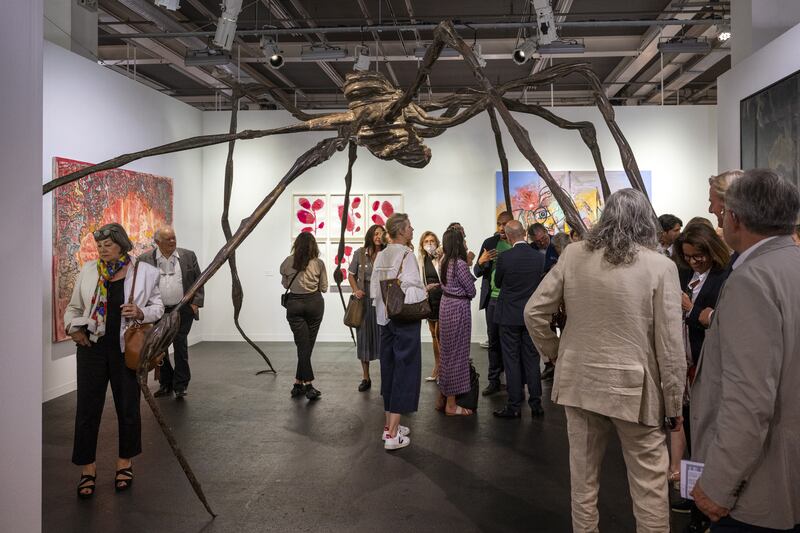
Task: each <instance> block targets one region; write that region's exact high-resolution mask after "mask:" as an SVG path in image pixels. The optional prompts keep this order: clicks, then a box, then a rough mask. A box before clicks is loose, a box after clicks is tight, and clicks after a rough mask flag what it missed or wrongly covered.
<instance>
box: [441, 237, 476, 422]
mask: <svg viewBox="0 0 800 533" xmlns="http://www.w3.org/2000/svg"><path fill="white" fill-rule="evenodd" d="M443 241H444V258H443V259H442V265H441V280H442V290H443V295H442V303H441V306H440V308H439V328H440V330H441V333H440V335H441V344H440V348H439V349H440V357H441V361H440V366H439V391H440V392H441V394H442V396H444V397H445V398H447V401H446V404H445V405H441V403H440V404H439V406H438V407H440V408H441V407H443V408H444V412H445V414H446V415H448V416H468V415H471V414H472V410H471V409H465V408H462V407H460V406H458V405H456V395H458V394H463V393H465V392H467V391H469V389H470V382H469V343H470V338H471V336H472V312H471V310H470V300H472V299H473V298H474V297H475V293H476V291H475V278H474V277H472V274H471V273H470V271H469V266H467V247H466V244H465V243H464V236H463V235H462V234H461V232H459V231H457V230H454V229H449V230H447V231H446V232H445V233H444V237H443Z"/></svg>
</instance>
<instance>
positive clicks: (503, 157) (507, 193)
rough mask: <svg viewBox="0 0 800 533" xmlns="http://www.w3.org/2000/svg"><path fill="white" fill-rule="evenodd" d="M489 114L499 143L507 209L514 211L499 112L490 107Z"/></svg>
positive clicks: (498, 154)
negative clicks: (498, 119) (498, 116)
mask: <svg viewBox="0 0 800 533" xmlns="http://www.w3.org/2000/svg"><path fill="white" fill-rule="evenodd" d="M486 112H487V113H488V114H489V121H490V122H491V123H492V131H493V132H494V143H495V145H497V156H498V157H499V158H500V169H501V170H502V172H503V197H504V199H505V201H506V211H508V212H509V213H512V214H513V213H514V208H513V207H512V206H511V191H510V190H509V183H508V180H509V176H508V158H506V150H505V148H503V136H502V134H501V133H500V124H498V123H497V114H496V113H495V112H494V108H493V107H490V108H488V109H487V110H486Z"/></svg>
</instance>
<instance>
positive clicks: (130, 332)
mask: <svg viewBox="0 0 800 533" xmlns="http://www.w3.org/2000/svg"><path fill="white" fill-rule="evenodd" d="M138 270H139V261H136V265H135V266H134V267H133V283H131V293H130V294H129V295H128V303H129V304H130V303H133V295H134V291H135V290H136V273H137V272H138ZM152 329H153V324H144V323H142V322H139V321H138V320H133V321H132V322H130V323H129V324H128V327H127V328H126V329H125V366H126V367H128V368H130V369H131V370H139V361H140V359H141V353H142V348H144V342H145V340H147V334H148V333H150V330H152ZM164 355H165V354H164V353H162V354H161V355H159V356H158V357H154V358H153V359H151V360H150V364H149V365H148V368H147V371H148V372H149V371H151V370H153V368H154V367H155V366H156V365H157V364H158V363H160V362H161V360H162V359H163V358H164Z"/></svg>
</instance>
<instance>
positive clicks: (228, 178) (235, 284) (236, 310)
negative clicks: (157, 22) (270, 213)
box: [222, 91, 277, 375]
mask: <svg viewBox="0 0 800 533" xmlns="http://www.w3.org/2000/svg"><path fill="white" fill-rule="evenodd" d="M240 96H241V95H240V93H239V92H238V91H234V99H233V106H232V110H231V125H230V129H229V133H231V134H235V133H236V125H237V118H238V112H239V98H240ZM235 145H236V140H232V141H230V142H229V143H228V159H227V161H226V163H225V192H224V199H223V208H222V233H223V234H224V235H225V240H226V241H229V240H231V237H233V232H232V231H231V223H230V221H229V219H228V214H229V212H230V205H231V192H232V190H233V149H234V147H235ZM228 266H230V269H231V299H232V300H233V323H234V325H235V326H236V329H237V330H238V331H239V334H240V335H241V336H242V338H243V339H244V340H245V341H246V342H247V344H249V345H250V346H252V348H253V349H254V350H255V351H256V352H258V354H259V355H260V356H261V358H262V359H264V362H265V363H267V366H269V369H268V370H259V371H258V372H256V375H259V374H263V373H266V372H272V373H273V374H276V373H277V372H275V367H273V366H272V362H271V361H270V360H269V357H267V354H265V353H264V352H263V351H262V350H261V348H259V347H258V345H257V344H256V343H255V342H253V341H252V340H251V339H250V337H248V336H247V334H246V333H245V332H244V329H242V326H241V324H240V323H239V314H240V313H241V311H242V301H243V300H244V291H243V290H242V281H241V280H240V279H239V270H238V269H237V268H236V253H235V252H234V253H232V254H231V256H230V257H229V258H228Z"/></svg>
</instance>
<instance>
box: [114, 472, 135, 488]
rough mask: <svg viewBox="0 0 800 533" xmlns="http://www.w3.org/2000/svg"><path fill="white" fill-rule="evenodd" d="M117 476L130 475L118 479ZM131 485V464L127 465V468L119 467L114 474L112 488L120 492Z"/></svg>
mask: <svg viewBox="0 0 800 533" xmlns="http://www.w3.org/2000/svg"><path fill="white" fill-rule="evenodd" d="M119 476H130V477H128V478H127V479H125V478H123V479H120V477H119ZM131 485H133V466H129V467H128V468H120V469H119V470H117V473H116V474H115V475H114V489H115V490H116V491H117V492H122V491H123V490H128V489H129V488H131Z"/></svg>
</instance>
